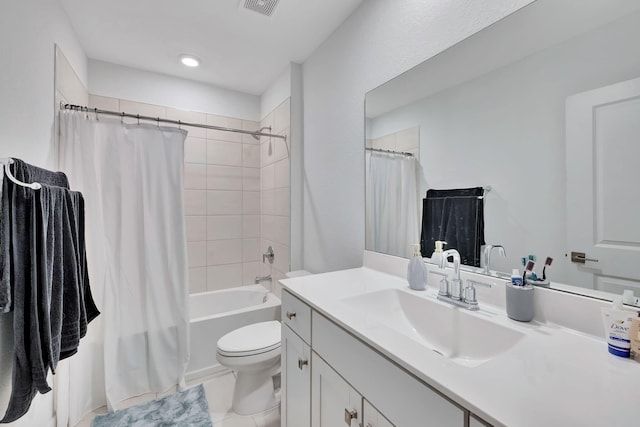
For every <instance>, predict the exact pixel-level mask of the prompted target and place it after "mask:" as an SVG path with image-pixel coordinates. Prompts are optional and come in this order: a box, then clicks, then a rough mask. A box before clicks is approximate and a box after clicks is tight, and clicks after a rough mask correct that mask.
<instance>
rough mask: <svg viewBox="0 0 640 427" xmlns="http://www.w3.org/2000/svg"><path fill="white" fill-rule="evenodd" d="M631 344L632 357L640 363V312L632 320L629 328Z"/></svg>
mask: <svg viewBox="0 0 640 427" xmlns="http://www.w3.org/2000/svg"><path fill="white" fill-rule="evenodd" d="M629 344H630V345H631V356H630V357H631V358H632V359H633V360H635V361H636V362H638V363H640V313H638V315H637V316H636V317H634V318H633V320H631V328H630V329H629Z"/></svg>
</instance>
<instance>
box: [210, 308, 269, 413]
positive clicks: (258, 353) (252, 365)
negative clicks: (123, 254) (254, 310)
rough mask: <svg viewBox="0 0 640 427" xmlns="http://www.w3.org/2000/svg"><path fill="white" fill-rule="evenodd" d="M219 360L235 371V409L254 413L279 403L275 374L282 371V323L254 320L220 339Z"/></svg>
mask: <svg viewBox="0 0 640 427" xmlns="http://www.w3.org/2000/svg"><path fill="white" fill-rule="evenodd" d="M216 358H217V359H218V362H220V364H221V365H222V366H224V367H226V368H229V369H231V370H233V371H235V372H236V384H235V387H234V390H233V404H232V408H233V411H234V412H235V413H236V414H239V415H253V414H257V413H260V412H264V411H267V410H269V409H271V408H274V407H276V406H278V405H279V404H280V396H279V393H277V390H276V389H275V387H274V381H273V377H274V376H276V375H277V374H279V373H280V322H279V321H277V320H272V321H269V322H260V323H254V324H252V325H248V326H244V327H242V328H239V329H236V330H234V331H231V332H229V333H228V334H226V335H224V336H223V337H222V338H220V339H219V340H218V351H217V353H216Z"/></svg>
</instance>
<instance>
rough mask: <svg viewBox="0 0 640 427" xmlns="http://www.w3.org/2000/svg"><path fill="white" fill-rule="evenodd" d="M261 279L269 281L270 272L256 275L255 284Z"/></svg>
mask: <svg viewBox="0 0 640 427" xmlns="http://www.w3.org/2000/svg"><path fill="white" fill-rule="evenodd" d="M263 280H268V281H271V274H267V275H266V276H256V280H255V282H254V283H255V284H256V285H258V284H259V283H260V282H262V281H263Z"/></svg>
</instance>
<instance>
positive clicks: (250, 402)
mask: <svg viewBox="0 0 640 427" xmlns="http://www.w3.org/2000/svg"><path fill="white" fill-rule="evenodd" d="M279 362H280V361H278V364H276V365H275V366H274V367H273V368H272V369H267V370H265V371H262V372H256V371H253V372H243V371H236V384H235V387H234V389H233V404H232V409H233V412H235V413H236V414H238V415H254V414H258V413H260V412H264V411H268V410H269V409H272V408H275V407H276V406H278V405H279V404H280V393H277V390H275V389H274V383H273V377H274V376H275V375H276V374H277V373H278V371H279V368H280V363H279Z"/></svg>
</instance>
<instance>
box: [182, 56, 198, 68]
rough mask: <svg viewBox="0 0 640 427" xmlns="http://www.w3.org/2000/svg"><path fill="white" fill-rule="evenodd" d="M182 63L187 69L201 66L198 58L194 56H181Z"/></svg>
mask: <svg viewBox="0 0 640 427" xmlns="http://www.w3.org/2000/svg"><path fill="white" fill-rule="evenodd" d="M180 62H182V63H183V64H184V65H186V66H187V67H197V66H198V65H200V61H198V58H196V57H195V56H192V55H182V56H180Z"/></svg>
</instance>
